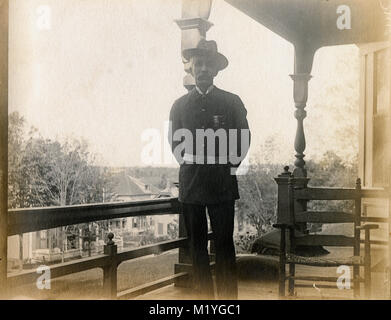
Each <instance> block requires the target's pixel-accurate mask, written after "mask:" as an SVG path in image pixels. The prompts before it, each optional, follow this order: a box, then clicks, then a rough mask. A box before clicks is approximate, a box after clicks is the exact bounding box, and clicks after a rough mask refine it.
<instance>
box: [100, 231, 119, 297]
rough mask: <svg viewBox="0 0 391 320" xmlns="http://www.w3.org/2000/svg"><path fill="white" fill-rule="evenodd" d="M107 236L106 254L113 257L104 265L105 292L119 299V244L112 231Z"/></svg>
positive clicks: (106, 295)
mask: <svg viewBox="0 0 391 320" xmlns="http://www.w3.org/2000/svg"><path fill="white" fill-rule="evenodd" d="M107 237H108V239H109V240H108V241H107V244H105V246H104V254H106V255H108V256H110V257H111V259H110V260H109V263H108V264H107V265H106V266H105V267H103V294H104V295H105V297H106V298H107V299H117V265H118V263H117V245H116V244H115V243H114V241H113V238H114V234H113V233H111V232H110V233H109V234H108V235H107Z"/></svg>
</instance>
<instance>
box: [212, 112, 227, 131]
mask: <svg viewBox="0 0 391 320" xmlns="http://www.w3.org/2000/svg"><path fill="white" fill-rule="evenodd" d="M224 124H225V117H224V115H221V114H215V115H213V128H214V129H218V128H221V127H222V126H224Z"/></svg>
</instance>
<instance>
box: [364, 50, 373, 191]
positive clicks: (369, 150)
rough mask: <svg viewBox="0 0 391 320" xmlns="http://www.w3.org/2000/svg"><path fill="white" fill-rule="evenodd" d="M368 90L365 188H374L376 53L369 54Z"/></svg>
mask: <svg viewBox="0 0 391 320" xmlns="http://www.w3.org/2000/svg"><path fill="white" fill-rule="evenodd" d="M366 62H367V63H366V78H365V81H366V90H365V93H366V95H365V154H364V162H365V168H364V171H365V175H364V181H365V185H364V186H365V187H372V186H373V175H372V171H373V115H374V111H375V110H374V99H375V93H374V85H375V83H374V82H375V78H374V76H375V59H374V53H373V52H369V53H368V55H367V59H366Z"/></svg>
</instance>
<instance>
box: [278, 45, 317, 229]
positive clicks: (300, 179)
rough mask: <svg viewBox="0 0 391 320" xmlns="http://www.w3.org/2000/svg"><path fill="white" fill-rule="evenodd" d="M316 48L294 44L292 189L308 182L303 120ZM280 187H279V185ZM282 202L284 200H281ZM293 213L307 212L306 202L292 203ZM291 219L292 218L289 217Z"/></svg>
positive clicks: (300, 225)
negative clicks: (293, 157) (294, 133)
mask: <svg viewBox="0 0 391 320" xmlns="http://www.w3.org/2000/svg"><path fill="white" fill-rule="evenodd" d="M316 50H317V47H310V46H308V44H307V43H306V42H305V41H304V40H303V39H302V40H301V41H298V42H297V43H296V44H295V68H294V74H292V75H290V77H291V78H292V80H293V99H294V102H295V107H296V111H295V113H294V115H295V118H296V119H297V129H296V136H295V144H294V147H295V151H296V154H295V157H296V160H295V163H294V164H295V168H294V169H293V172H292V178H293V179H292V183H293V185H294V188H296V189H301V188H306V187H307V185H308V182H309V180H310V179H309V178H307V169H306V168H305V161H304V157H305V154H304V151H305V148H306V141H305V133H304V119H305V118H306V116H307V112H306V111H305V107H306V105H307V99H308V82H309V81H310V79H311V78H312V76H311V74H310V73H311V70H312V65H313V61H314V55H315V52H316ZM279 187H280V185H279ZM281 201H284V200H281ZM294 210H295V212H302V211H307V201H306V200H297V201H295V202H294ZM290 218H292V217H290ZM295 229H296V230H299V231H300V232H303V233H307V224H306V223H296V224H295Z"/></svg>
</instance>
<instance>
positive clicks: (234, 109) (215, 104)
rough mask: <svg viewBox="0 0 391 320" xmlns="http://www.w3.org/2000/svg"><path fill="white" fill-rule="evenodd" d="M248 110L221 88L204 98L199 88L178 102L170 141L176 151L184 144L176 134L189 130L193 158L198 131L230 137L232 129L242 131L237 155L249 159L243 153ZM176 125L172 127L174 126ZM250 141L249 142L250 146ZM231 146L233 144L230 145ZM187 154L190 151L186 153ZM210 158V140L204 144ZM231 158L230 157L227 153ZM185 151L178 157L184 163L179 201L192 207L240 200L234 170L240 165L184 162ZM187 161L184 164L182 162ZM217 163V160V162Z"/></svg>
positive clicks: (175, 106)
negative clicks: (242, 142)
mask: <svg viewBox="0 0 391 320" xmlns="http://www.w3.org/2000/svg"><path fill="white" fill-rule="evenodd" d="M246 115H247V110H246V108H245V107H244V105H243V102H242V101H241V99H240V98H239V96H237V95H235V94H232V93H229V92H227V91H224V90H221V89H219V88H217V87H213V89H212V90H211V91H210V92H209V93H207V94H206V95H201V94H200V93H199V92H198V91H197V90H196V88H194V89H192V90H191V91H190V92H189V93H187V94H186V95H184V96H182V97H181V98H179V99H177V100H176V101H175V102H174V104H173V106H172V108H171V112H170V122H171V123H170V127H169V134H168V138H169V142H170V144H171V147H172V150H173V152H174V150H175V147H176V146H177V145H178V144H180V143H181V142H182V141H184V138H183V139H182V140H181V141H174V140H173V135H174V133H175V131H176V130H178V129H188V130H190V131H191V133H192V135H193V139H194V141H193V142H194V144H193V146H194V147H193V150H194V151H193V155H196V151H197V150H196V143H195V141H196V129H203V130H206V129H213V130H217V129H220V128H222V129H224V130H225V131H226V134H227V137H229V131H228V129H238V133H237V143H236V146H237V152H236V155H237V156H240V161H241V160H243V158H244V157H245V155H246V153H247V151H248V149H247V148H246V149H245V150H244V152H243V154H242V150H241V131H240V129H247V130H248V129H249V126H248V122H247V119H246ZM171 125H172V127H171ZM249 137H250V134H249ZM249 143H250V141H249V140H248V144H247V145H248V146H249ZM218 146H219V139H216V150H215V155H216V156H221V155H219V152H218V151H219V148H218ZM227 146H229V142H228V143H227ZM186 152H187V151H186ZM206 155H207V140H206V139H205V143H204V156H206ZM227 156H228V154H227ZM183 157H184V151H183V152H182V153H181V154H180V155H178V156H176V158H177V161H178V162H179V163H180V164H181V165H180V170H179V201H180V202H183V203H190V204H216V203H221V202H224V201H230V200H235V199H239V192H238V183H237V179H236V175H234V174H231V168H232V167H238V166H239V164H240V162H239V163H235V164H232V163H230V162H229V158H228V162H227V164H207V160H206V157H205V162H204V164H198V163H191V162H188V161H186V157H185V161H184V162H183ZM182 162H183V163H182ZM216 163H217V161H216Z"/></svg>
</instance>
